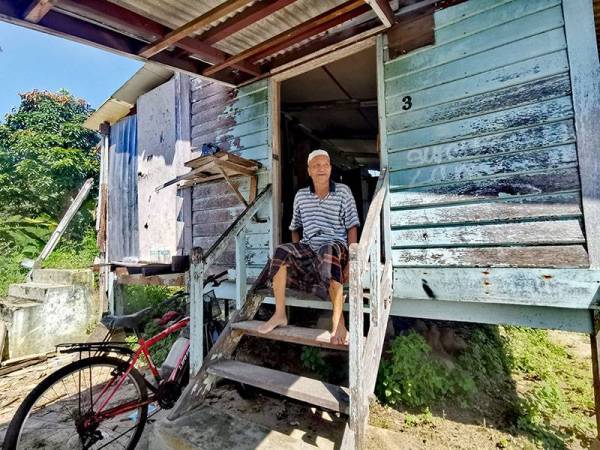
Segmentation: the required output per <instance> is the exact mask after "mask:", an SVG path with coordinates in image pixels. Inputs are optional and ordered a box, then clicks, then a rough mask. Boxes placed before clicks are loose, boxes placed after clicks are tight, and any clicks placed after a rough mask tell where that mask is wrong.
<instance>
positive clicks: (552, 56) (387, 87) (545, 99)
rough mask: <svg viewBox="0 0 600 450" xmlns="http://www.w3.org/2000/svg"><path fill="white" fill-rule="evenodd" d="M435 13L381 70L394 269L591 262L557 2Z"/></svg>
mask: <svg viewBox="0 0 600 450" xmlns="http://www.w3.org/2000/svg"><path fill="white" fill-rule="evenodd" d="M434 17H435V36H436V43H435V45H432V46H429V47H425V48H422V49H419V50H417V51H414V52H412V53H409V54H407V55H404V56H402V57H400V58H397V59H395V60H392V61H387V62H386V63H385V64H384V69H383V78H384V94H385V114H386V118H385V123H386V128H387V130H386V134H387V135H386V139H385V143H386V149H385V150H386V151H387V157H388V165H389V167H390V170H391V173H390V190H391V202H390V203H391V208H392V211H391V224H392V233H391V238H392V246H393V249H394V250H393V260H394V265H395V266H396V268H397V269H396V271H397V274H396V278H397V279H398V280H401V279H403V280H406V279H407V278H406V277H404V276H403V275H401V274H402V273H405V271H410V269H408V268H419V267H421V268H431V269H433V268H442V267H447V268H448V267H463V268H469V267H508V268H510V267H530V268H533V267H538V268H540V267H547V268H574V267H575V268H577V267H588V257H587V253H586V250H585V237H584V233H583V229H582V224H581V218H582V212H581V198H580V197H581V194H580V184H579V174H578V163H577V151H576V140H575V130H574V122H573V105H572V101H571V83H570V77H569V61H568V58H567V52H566V39H565V33H564V21H563V13H562V5H561V1H560V0H539V1H535V2H532V1H528V0H509V1H496V0H469V1H467V2H465V3H461V4H459V5H457V6H454V7H451V8H447V9H444V10H441V11H438V12H436V13H435V16H434ZM404 268H405V269H404ZM440 270H441V269H440ZM410 273H411V274H412V272H410ZM406 274H409V272H406ZM412 275H414V274H412ZM407 276H408V275H407ZM473 280H476V278H473ZM416 284H419V287H418V288H417V289H420V290H421V291H423V288H422V287H421V286H420V282H419V283H416ZM416 284H415V285H416ZM395 288H396V290H397V291H398V289H400V288H399V287H398V286H395ZM484 290H485V289H484ZM422 293H423V295H427V292H426V291H423V292H422ZM405 294H406V293H405ZM442 296H443V294H442ZM498 296H499V297H502V295H498ZM428 298H431V296H429V297H428Z"/></svg>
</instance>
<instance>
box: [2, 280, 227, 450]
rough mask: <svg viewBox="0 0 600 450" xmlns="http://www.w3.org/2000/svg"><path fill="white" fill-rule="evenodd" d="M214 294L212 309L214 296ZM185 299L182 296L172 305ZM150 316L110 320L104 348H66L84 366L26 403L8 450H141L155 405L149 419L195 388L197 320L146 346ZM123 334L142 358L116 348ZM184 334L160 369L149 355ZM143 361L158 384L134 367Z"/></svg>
mask: <svg viewBox="0 0 600 450" xmlns="http://www.w3.org/2000/svg"><path fill="white" fill-rule="evenodd" d="M224 274H226V272H224V273H221V274H219V275H215V276H211V277H209V278H208V279H207V280H206V281H205V283H204V284H205V285H206V284H208V283H213V285H214V286H218V284H219V283H220V281H219V278H220V277H222V276H223V275H224ZM211 294H212V295H211ZM207 295H208V299H209V300H208V303H209V304H210V306H209V307H212V303H213V302H212V300H213V299H215V296H214V292H213V291H209V292H208V293H207ZM186 296H187V294H185V293H179V294H176V295H175V296H173V297H171V299H170V300H169V301H177V300H180V299H182V298H184V297H186ZM206 300H207V297H206V296H205V303H206V302H207V301H206ZM150 309H151V308H146V309H143V310H141V311H139V312H137V313H135V314H131V315H126V316H105V317H103V318H102V322H103V323H104V324H105V325H106V326H107V327H108V328H109V331H108V333H107V335H106V337H105V338H104V340H103V341H102V342H96V343H85V344H63V345H61V346H59V347H60V348H61V351H62V352H64V353H75V352H79V355H80V357H79V359H78V360H77V361H74V362H72V363H70V364H68V365H66V366H64V367H62V368H61V369H59V370H57V371H56V372H54V373H52V374H51V375H49V376H48V377H47V378H46V379H44V380H43V381H42V382H41V383H40V384H39V385H38V386H36V387H35V389H34V390H33V391H31V393H30V394H29V395H28V396H27V397H26V398H25V400H24V401H23V403H22V404H21V405H20V406H19V409H18V410H17V412H16V413H15V416H14V417H13V419H12V421H11V423H10V425H9V428H8V430H7V432H6V437H5V440H4V449H5V450H10V449H18V450H22V449H32V448H51V449H101V448H125V449H128V450H132V449H134V448H135V446H136V444H137V443H138V441H139V439H140V437H141V435H142V432H143V430H144V426H145V424H146V422H147V420H148V418H149V415H148V410H149V405H152V406H154V409H155V411H153V412H152V413H151V414H150V416H151V415H153V414H155V413H156V412H158V409H159V408H163V409H169V408H172V407H173V406H174V405H175V403H176V402H177V400H178V398H179V396H180V395H181V392H182V391H183V388H184V387H185V385H186V384H187V383H188V381H189V333H188V335H187V336H186V334H185V331H187V330H189V328H187V325H188V324H189V322H190V318H189V317H188V316H187V315H183V314H181V315H179V316H178V317H175V318H171V322H170V324H169V325H168V326H167V327H166V328H165V329H164V330H163V331H161V332H160V333H158V334H157V335H155V336H153V337H151V338H149V339H143V338H142V336H141V334H140V327H141V325H142V324H143V323H144V322H145V321H146V316H147V314H148V313H149V311H150ZM205 309H206V308H205ZM211 318H213V317H212V316H211ZM205 328H206V326H205ZM120 329H132V330H134V332H135V333H136V335H137V337H138V345H139V347H138V348H137V349H136V350H135V351H133V350H131V348H130V347H129V346H128V345H127V344H126V343H124V342H117V343H115V342H111V337H112V336H113V334H114V333H115V331H117V330H120ZM180 330H181V331H182V333H181V335H180V337H179V338H178V339H177V340H176V341H175V344H174V345H173V347H172V348H171V351H170V352H169V356H168V357H167V359H166V360H165V363H163V365H162V366H161V368H160V369H159V368H157V367H156V365H155V364H154V362H153V361H152V358H151V356H150V353H149V349H150V348H151V347H152V346H153V345H155V344H156V343H157V342H160V341H162V340H163V339H165V338H166V337H167V336H169V335H170V334H172V333H176V332H178V331H180ZM86 353H87V355H88V356H87V357H85V358H84V357H83V356H82V355H84V354H86ZM111 353H113V354H115V353H116V354H117V355H119V356H120V357H117V356H111ZM141 357H143V358H145V360H146V362H147V365H148V368H149V371H150V373H151V375H152V378H153V379H154V380H153V381H154V382H151V381H149V380H148V379H147V378H146V377H144V376H143V375H142V374H141V373H140V371H139V370H138V369H137V368H136V367H135V366H136V363H137V362H138V360H139V359H140V358H141Z"/></svg>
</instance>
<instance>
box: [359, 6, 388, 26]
mask: <svg viewBox="0 0 600 450" xmlns="http://www.w3.org/2000/svg"><path fill="white" fill-rule="evenodd" d="M365 1H366V2H367V3H368V4H369V5H370V6H371V8H372V9H373V11H374V12H375V14H377V17H379V20H381V23H382V24H384V25H385V26H386V27H391V26H392V24H393V23H394V12H393V11H392V7H391V6H390V2H389V0H365Z"/></svg>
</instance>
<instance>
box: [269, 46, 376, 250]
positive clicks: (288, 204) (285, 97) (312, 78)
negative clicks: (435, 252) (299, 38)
mask: <svg viewBox="0 0 600 450" xmlns="http://www.w3.org/2000/svg"><path fill="white" fill-rule="evenodd" d="M318 148H322V149H324V150H327V151H328V152H329V155H330V157H331V164H332V166H333V170H332V178H333V179H334V180H335V181H338V182H342V183H344V184H346V185H348V186H349V187H350V189H351V190H352V193H353V194H354V198H355V200H356V206H357V209H358V214H359V216H360V217H361V222H362V223H364V221H365V218H366V215H367V212H368V207H369V204H370V202H371V198H372V196H373V191H374V190H375V185H376V183H377V176H378V171H379V151H378V119H377V78H376V64H375V47H370V48H368V49H365V50H363V51H361V52H359V53H355V54H354V55H351V56H348V57H347V58H344V59H341V60H338V61H335V62H333V63H330V64H327V65H325V66H321V67H319V68H316V69H313V70H311V71H310V72H306V73H303V74H302V75H299V76H297V77H294V78H291V79H289V80H286V81H284V82H283V83H282V85H281V156H282V161H281V177H282V203H283V211H282V216H283V219H282V220H283V223H282V239H283V242H289V241H290V240H291V232H290V231H289V230H288V226H289V224H290V221H291V218H292V208H293V201H294V195H295V193H296V191H297V190H298V189H300V188H303V187H306V186H308V184H309V177H308V173H307V166H306V160H307V157H308V154H309V153H310V152H311V151H312V150H315V149H318Z"/></svg>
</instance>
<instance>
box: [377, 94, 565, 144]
mask: <svg viewBox="0 0 600 450" xmlns="http://www.w3.org/2000/svg"><path fill="white" fill-rule="evenodd" d="M572 116H573V106H572V103H571V98H570V97H568V96H567V97H561V98H558V99H553V100H547V101H545V102H540V103H536V104H532V105H525V106H521V107H517V108H512V109H508V110H504V111H498V112H493V113H489V114H483V115H481V116H478V117H474V118H467V119H462V120H456V121H454V122H450V123H447V124H440V125H433V126H430V127H426V128H419V129H416V130H410V131H407V132H404V133H391V132H388V140H387V144H388V150H389V151H390V152H395V151H399V150H402V149H409V148H416V147H426V146H427V147H428V146H430V145H435V144H438V143H442V142H451V141H456V140H462V139H466V138H468V137H474V136H477V135H482V134H491V133H497V132H500V131H506V130H508V129H510V128H521V127H530V126H535V125H539V124H542V123H545V122H550V121H558V120H564V119H568V118H570V117H572Z"/></svg>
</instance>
